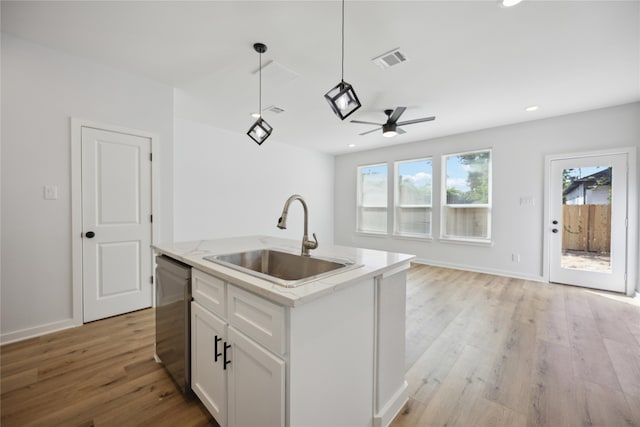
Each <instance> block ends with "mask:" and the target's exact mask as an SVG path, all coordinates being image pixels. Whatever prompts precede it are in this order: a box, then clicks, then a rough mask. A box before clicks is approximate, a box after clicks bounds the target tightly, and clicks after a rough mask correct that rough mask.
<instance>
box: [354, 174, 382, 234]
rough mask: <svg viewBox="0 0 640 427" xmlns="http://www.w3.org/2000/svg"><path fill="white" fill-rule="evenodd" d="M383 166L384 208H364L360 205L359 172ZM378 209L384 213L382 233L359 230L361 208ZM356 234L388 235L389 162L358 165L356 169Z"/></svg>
mask: <svg viewBox="0 0 640 427" xmlns="http://www.w3.org/2000/svg"><path fill="white" fill-rule="evenodd" d="M379 166H384V167H385V168H386V172H387V174H386V177H385V179H386V197H385V206H384V208H383V207H381V206H365V205H363V204H362V203H361V200H362V180H361V176H362V174H361V172H360V171H361V170H362V169H365V168H373V167H379ZM367 207H368V208H379V209H381V210H382V209H384V211H385V221H384V224H385V226H384V231H373V230H362V229H361V217H362V215H361V212H362V209H363V208H367ZM356 233H358V234H363V235H373V236H387V235H389V162H379V163H369V164H365V165H359V166H358V167H356Z"/></svg>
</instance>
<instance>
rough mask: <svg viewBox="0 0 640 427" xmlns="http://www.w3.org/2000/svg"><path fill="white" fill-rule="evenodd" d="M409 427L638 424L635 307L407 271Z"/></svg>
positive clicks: (547, 288)
mask: <svg viewBox="0 0 640 427" xmlns="http://www.w3.org/2000/svg"><path fill="white" fill-rule="evenodd" d="M406 368H407V375H406V378H407V381H408V383H409V393H410V401H409V403H408V404H407V406H406V407H405V408H404V411H402V412H401V413H400V415H399V416H398V417H396V419H395V420H394V422H393V423H392V427H406V426H420V427H431V426H434V427H435V426H447V427H452V426H461V427H484V426H505V427H507V426H508V427H518V426H549V427H573V426H602V427H623V426H636V427H640V301H639V300H638V298H635V299H631V298H627V297H624V296H618V295H616V294H611V293H607V292H597V291H593V290H588V289H584V288H577V287H572V286H563V285H553V284H551V285H550V284H543V283H538V282H529V281H526V280H518V279H510V278H506V277H498V276H491V275H487V274H481V273H470V272H462V271H456V270H449V269H444V268H437V267H429V266H414V268H412V269H411V270H410V271H409V280H408V283H407V364H406Z"/></svg>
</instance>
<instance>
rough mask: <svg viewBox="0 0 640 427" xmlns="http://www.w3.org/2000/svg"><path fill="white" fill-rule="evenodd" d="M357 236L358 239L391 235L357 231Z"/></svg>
mask: <svg viewBox="0 0 640 427" xmlns="http://www.w3.org/2000/svg"><path fill="white" fill-rule="evenodd" d="M356 236H358V237H377V238H381V237H384V238H386V237H389V235H388V234H387V233H374V232H372V231H356Z"/></svg>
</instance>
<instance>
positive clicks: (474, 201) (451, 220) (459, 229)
mask: <svg viewBox="0 0 640 427" xmlns="http://www.w3.org/2000/svg"><path fill="white" fill-rule="evenodd" d="M442 163H443V169H444V176H445V177H446V179H444V180H443V181H444V186H445V188H444V191H443V192H442V194H443V196H442V199H443V200H442V222H443V225H442V230H441V234H442V238H445V239H461V240H479V241H489V240H490V239H491V150H484V151H475V152H470V153H461V154H451V155H448V156H444V157H443V162H442Z"/></svg>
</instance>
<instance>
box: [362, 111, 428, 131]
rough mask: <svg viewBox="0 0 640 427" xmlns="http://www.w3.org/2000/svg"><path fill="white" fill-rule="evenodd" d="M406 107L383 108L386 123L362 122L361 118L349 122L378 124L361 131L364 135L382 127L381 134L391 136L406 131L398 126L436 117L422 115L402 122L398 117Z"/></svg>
mask: <svg viewBox="0 0 640 427" xmlns="http://www.w3.org/2000/svg"><path fill="white" fill-rule="evenodd" d="M406 109H407V107H397V108H396V109H395V110H384V113H385V114H386V115H387V122H386V123H373V122H364V121H362V120H351V123H361V124H364V125H376V126H380V127H377V128H375V129H372V130H368V131H366V132H362V133H361V134H360V135H366V134H368V133H372V132H375V131H377V130H379V129H382V136H386V137H387V138H391V137H392V136H396V135H398V134H400V135H402V134H403V133H406V132H405V131H404V130H402V129H400V128H399V127H398V126H404V125H412V124H414V123H422V122H430V121H431V120H435V119H436V117H435V116H431V117H423V118H421V119H414V120H405V121H403V122H399V121H398V119H399V118H400V116H401V115H402V113H404V110H406Z"/></svg>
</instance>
